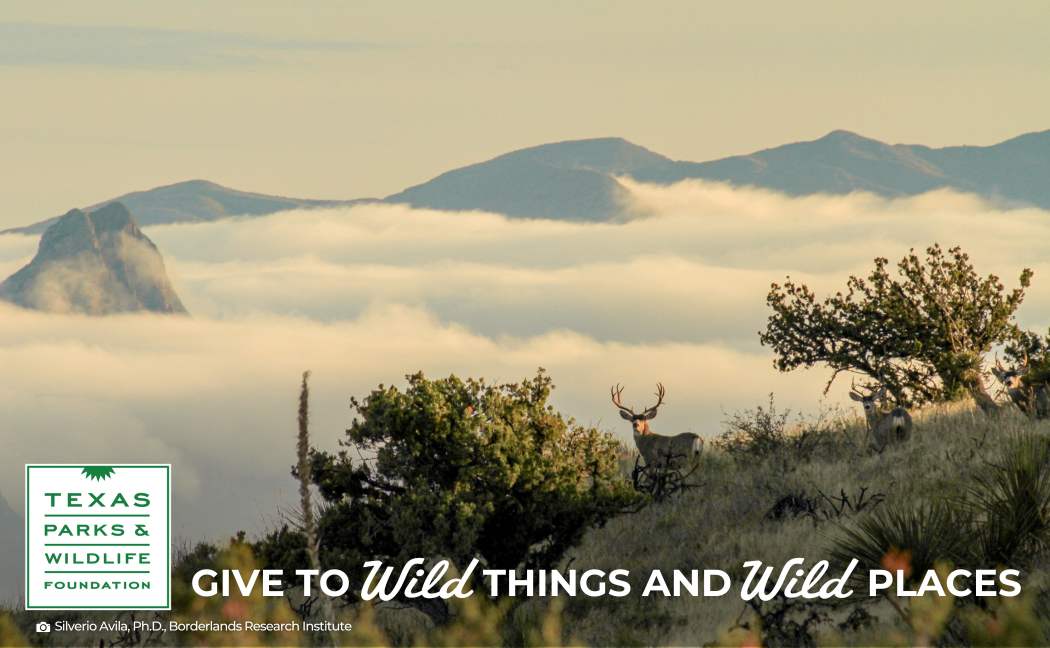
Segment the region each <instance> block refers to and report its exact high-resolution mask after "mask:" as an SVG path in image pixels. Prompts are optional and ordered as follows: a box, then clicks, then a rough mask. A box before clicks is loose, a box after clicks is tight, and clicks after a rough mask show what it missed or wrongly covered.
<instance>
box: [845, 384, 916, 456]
mask: <svg viewBox="0 0 1050 648" xmlns="http://www.w3.org/2000/svg"><path fill="white" fill-rule="evenodd" d="M885 396H886V388H885V387H882V388H880V389H879V390H878V391H876V390H873V389H871V390H868V393H867V394H864V393H861V391H860V390H858V389H857V387H856V385H854V386H853V387H852V389H850V392H849V397H850V398H852V399H853V400H855V401H857V402H859V403H860V404H861V405H863V406H864V418H865V419H866V420H867V422H868V429H869V430H871V435H872V436H873V437H874V438H875V446H876V447H877V448H878V450H879V452H882V450H883V448H885V447H886V446H887V445H889V444H891V443H896V442H901V441H907V440H908V439H910V438H911V414H908V410H906V409H904V408H903V407H896V408H894V409H892V410H890V411H889V412H886V411H884V410H882V409H880V408H879V405H878V402H879V401H880V400H882V399H883V398H884V397H885Z"/></svg>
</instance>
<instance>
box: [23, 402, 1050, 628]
mask: <svg viewBox="0 0 1050 648" xmlns="http://www.w3.org/2000/svg"><path fill="white" fill-rule="evenodd" d="M1026 439H1027V440H1029V441H1031V440H1033V439H1035V440H1037V441H1040V442H1043V441H1046V440H1050V422H1048V421H1033V420H1031V419H1029V418H1027V417H1025V416H1024V415H1022V414H1021V413H1020V412H1018V411H1017V410H1015V409H1014V408H1006V409H1004V410H1003V411H1002V412H1001V413H999V414H997V415H996V416H995V417H989V416H986V415H985V414H983V413H982V412H981V411H979V410H977V409H975V408H973V407H971V406H970V405H968V404H962V403H956V404H950V405H942V406H936V407H930V408H927V409H925V410H922V411H919V412H916V413H915V417H914V430H913V436H912V439H911V440H910V441H908V442H907V443H904V444H900V445H895V446H890V447H889V448H887V449H885V450H884V451H883V452H882V453H879V452H877V451H876V450H875V449H874V448H873V447H872V445H871V443H872V439H871V438H870V434H869V433H868V432H867V430H866V428H865V426H864V424H863V421H862V420H859V419H858V418H857V417H856V416H855V415H854V414H853V413H852V412H840V411H825V412H823V413H822V414H821V415H819V416H817V417H814V418H805V419H804V418H800V417H797V416H794V415H792V414H791V413H782V412H778V411H777V410H776V409H775V407H774V406H773V404H772V402H771V403H770V404H768V405H766V406H763V407H760V408H756V409H755V410H753V411H747V412H743V413H738V414H736V415H733V416H731V417H730V418H729V419H728V420H727V421H726V422H725V430H724V433H723V435H722V436H721V438H720V439H718V440H716V441H714V442H713V443H709V444H708V445H709V447H708V448H707V450H706V451H705V453H704V454H703V456H702V457H701V460H700V463H699V465H698V468H697V470H696V471H695V472H694V473H693V474H692V475H691V476H690V478H689V482H690V483H691V484H692V485H693V486H694V488H691V489H688V490H686V491H685V492H683V493H681V494H679V495H676V496H673V497H671V498H670V499H668V500H666V501H663V502H661V503H654V504H652V505H650V506H648V507H646V508H644V509H642V510H641V511H640V512H638V513H634V514H630V515H625V516H622V517H619V518H617V519H614V520H613V521H612V522H610V523H609V524H607V525H606V526H605V527H603V528H601V529H595V530H592V531H591V532H590V533H589V534H588V535H587V536H586V538H585V539H584V541H583V543H582V544H581V545H579V546H578V547H576V548H575V549H573V550H571V551H570V552H569V555H568V557H567V559H566V560H565V561H564V564H563V565H562V569H563V570H565V569H575V570H577V573H578V574H579V573H582V572H583V571H584V570H587V569H601V570H604V571H606V572H608V571H611V570H613V569H628V570H630V572H631V577H630V579H629V580H630V581H631V585H632V591H631V593H630V594H629V595H628V596H626V597H623V598H614V597H610V596H603V597H595V598H591V597H585V596H579V597H576V598H563V599H561V600H560V601H558V602H552V601H551V600H549V599H542V598H534V599H532V600H529V601H527V602H524V603H522V604H521V605H520V606H518V607H517V608H516V609H514V610H513V611H511V612H510V615H509V618H508V619H507V620H505V621H504V623H503V624H502V629H500V630H497V628H496V625H495V623H496V619H497V618H498V615H496V614H495V613H494V612H493V611H492V610H490V611H489V612H487V613H486V612H484V611H483V612H481V613H479V612H478V611H477V610H476V609H474V610H473V611H471V610H472V608H471V609H466V610H465V611H463V610H461V615H463V616H461V620H460V621H459V622H454V623H453V625H452V626H451V629H449V630H446V631H444V634H441V635H430V637H429V641H430V642H438V643H440V645H477V644H479V642H480V644H490V643H494V642H497V640H496V637H502V639H500V640H499V641H503V642H505V643H509V644H512V645H519V644H524V643H533V644H537V643H538V644H550V643H554V642H556V640H557V636H558V634H559V632H560V636H561V637H562V640H563V641H565V642H573V643H583V644H587V645H689V646H696V645H730V644H731V645H744V644H745V643H747V644H748V645H754V644H753V643H751V642H754V641H762V642H763V644H764V645H767V646H768V645H920V644H917V643H916V642H931V641H933V642H936V641H937V640H938V638H939V639H940V641H941V643H942V644H946V645H959V644H966V645H993V644H996V645H998V644H1010V645H1045V643H1046V640H1047V635H1046V634H1045V629H1046V627H1047V626H1046V619H1047V618H1048V616H1047V611H1048V607H1047V605H1046V598H1047V592H1048V591H1050V590H1048V589H1047V587H1046V583H1047V577H1048V576H1050V569H1048V568H1047V564H1046V560H1045V550H1044V549H1043V547H1042V546H1041V545H1038V546H1033V547H1031V549H1032V553H1031V560H1027V561H1026V562H1025V564H1024V566H1023V568H1022V573H1021V578H1020V580H1021V584H1022V588H1023V589H1022V596H1019V597H1017V598H1016V599H984V600H981V601H977V600H976V599H972V598H971V599H970V600H967V601H957V602H954V603H952V602H951V601H950V600H949V599H939V600H937V601H935V600H934V597H928V598H926V599H921V600H919V599H913V600H912V601H911V602H910V604H909V602H907V601H903V602H901V603H900V604H899V607H900V609H899V610H898V609H894V606H893V605H892V604H891V603H890V602H889V601H887V600H886V599H885V598H879V599H868V598H867V597H864V598H863V599H859V600H853V601H847V602H845V603H844V604H841V605H839V606H837V607H831V606H827V605H823V604H821V603H819V602H798V601H801V599H795V600H794V601H795V602H793V603H792V602H788V601H786V600H785V599H782V598H781V599H773V600H771V601H769V602H765V603H760V604H759V605H757V606H751V605H749V604H748V603H745V602H744V601H742V600H741V599H740V597H739V589H738V588H739V583H740V582H742V581H743V578H744V576H745V575H746V570H745V569H744V568H743V566H742V565H743V563H744V562H746V561H750V560H761V561H763V563H765V564H767V565H769V564H771V565H774V566H775V567H776V569H777V572H779V568H780V565H782V564H783V563H785V562H786V561H788V560H789V559H791V558H805V559H806V564H805V565H804V566H805V567H808V566H809V565H812V564H813V563H814V562H816V561H819V560H822V559H826V558H829V556H830V555H831V553H832V551H833V549H834V548H835V546H836V543H837V542H839V541H840V539H841V538H842V536H843V531H844V529H845V528H850V527H853V526H854V525H855V524H856V523H857V522H859V521H862V520H864V519H865V518H866V517H867V516H870V515H873V512H874V513H876V514H877V513H878V512H879V511H886V510H889V509H890V508H893V507H896V508H897V509H904V510H908V509H909V508H910V509H911V510H916V509H918V508H921V507H922V505H924V504H929V503H931V502H938V501H949V502H955V503H956V504H957V503H958V502H959V501H961V500H960V499H959V498H961V497H963V496H965V495H966V494H967V493H968V491H969V490H970V488H971V487H972V486H973V485H974V484H975V483H976V481H975V480H979V479H981V478H986V477H988V476H989V475H990V474H992V473H994V472H995V471H996V470H999V469H1001V468H1002V466H1003V465H1004V464H1006V463H1007V460H1006V457H1007V456H1008V455H1010V454H1011V453H1012V452H1014V451H1015V450H1016V448H1017V447H1018V444H1023V442H1024V440H1026ZM635 458H636V455H634V454H633V453H632V452H630V451H626V452H625V453H624V455H623V458H622V469H623V471H624V474H625V476H626V475H629V474H630V472H631V469H632V467H633V466H634V461H635ZM1040 470H1041V474H1043V475H1046V474H1047V471H1045V470H1042V469H1040ZM1047 507H1050V502H1042V507H1041V509H1040V510H1041V511H1043V512H1045V511H1046V510H1047ZM1045 521H1046V520H1044V522H1045ZM242 546H244V547H246V546H247V545H242ZM238 560H244V559H243V558H238ZM249 568H250V567H249ZM705 568H707V569H710V568H715V569H721V570H724V571H726V572H728V573H729V574H730V576H731V577H732V578H733V581H734V583H735V584H736V585H735V586H734V588H733V589H732V590H731V591H730V592H729V593H728V594H726V595H725V596H723V597H720V598H710V599H705V598H703V597H698V598H693V597H691V596H688V595H685V596H682V597H679V598H665V597H663V596H662V595H655V596H650V597H645V598H643V597H642V596H641V593H642V590H643V588H644V585H645V580H646V579H647V577H648V575H649V573H650V572H651V570H653V569H661V570H663V572H664V574H665V576H667V580H668V584H669V585H670V584H671V582H670V580H671V579H670V574H671V573H672V571H673V570H675V569H678V570H682V571H688V570H692V569H699V570H702V569H705ZM837 569H838V568H837V567H833V570H835V571H833V572H831V573H829V576H831V575H837V573H838V572H837ZM176 598H178V597H176ZM756 602H757V599H756ZM221 604H222V601H218V600H216V601H207V602H204V600H202V599H198V601H197V602H196V603H192V607H193V609H194V610H196V612H192V614H194V615H196V616H195V617H194V618H209V617H208V616H207V615H209V614H211V615H217V614H220V610H219V608H218V607H216V609H215V610H211V609H210V606H212V605H214V606H218V605H221ZM250 605H258V606H262V607H259V614H260V615H265V616H269V615H272V614H275V612H274V611H273V608H272V602H270V603H266V602H262V601H261V599H260V601H259V602H256V603H250ZM227 607H229V606H228V605H227V606H225V607H223V608H221V613H222V614H225V610H226V608H227ZM559 607H560V608H561V619H560V621H559V620H558V619H557V618H556V616H555V617H552V616H551V610H552V609H554V610H557V609H558V608H559ZM264 608H265V609H264ZM209 610H210V611H209ZM266 610H269V611H266ZM278 612H279V611H278ZM287 613H288V612H284V613H281V614H282V615H285V616H286V615H287ZM346 613H347V615H348V616H347V618H351V619H353V620H355V623H357V625H355V630H354V632H353V633H351V634H349V635H346V636H345V637H344V638H343V640H344V641H345V642H346V643H348V644H349V645H360V644H359V642H365V643H372V644H374V643H376V642H379V641H389V642H392V643H395V644H398V645H409V644H413V643H415V644H419V643H420V641H422V635H420V634H418V633H419V632H426V631H427V628H428V622H427V620H426V618H425V617H424V616H423V615H422V614H421V613H419V612H418V611H414V610H411V609H403V608H402V607H401V606H396V605H387V604H382V605H380V606H379V607H378V608H377V610H376V611H375V613H374V616H370V617H368V619H365V620H362V619H360V618H359V617H358V616H357V614H356V613H355V612H352V611H349V610H347V611H346ZM88 614H89V615H94V616H97V615H98V614H99V613H88ZM182 614H183V615H185V614H186V612H185V611H184V612H183V613H182ZM202 614H203V615H204V616H201V615H202ZM370 614H371V613H370ZM479 614H480V616H479ZM472 615H473V616H472ZM44 616H45V615H44V614H32V615H28V614H25V613H16V618H15V621H16V623H17V625H18V626H20V627H21V628H23V629H24V631H26V632H28V630H29V628H31V627H32V626H31V624H32V623H33V622H34V621H35V620H36V619H37V618H40V617H44ZM71 616H77V617H81V616H85V615H84V614H71V613H64V614H63V617H64V618H70V617H71ZM108 616H110V617H111V616H112V615H108ZM123 616H124V618H128V614H124V615H123ZM151 617H152V614H151ZM99 618H100V619H101V617H99ZM182 618H186V617H185V616H183V617H182ZM216 618H218V617H216ZM373 623H374V624H375V625H372V624H373ZM559 624H560V625H559ZM376 626H378V627H379V628H380V629H382V630H383V631H384V633H385V634H384V635H378V634H375V627H376ZM559 629H560V630H559ZM552 632H553V633H554V634H552ZM99 638H100V637H96V636H91V637H77V638H73V637H66V638H65V639H62V638H60V637H58V636H55V635H52V640H54V641H62V640H65V641H67V642H68V641H72V642H73V643H79V642H80V641H81V640H83V641H84V642H90V643H92V644H97V642H98V639H99ZM102 638H105V637H102ZM110 639H112V640H117V638H116V637H111V638H110ZM150 639H151V641H155V642H157V643H156V645H174V643H177V642H178V641H184V640H190V639H191V638H190V637H182V638H181V639H180V638H178V637H172V636H170V635H167V636H154V637H151V638H150ZM226 639H227V640H228V639H229V637H226ZM242 639H243V640H244V641H246V642H247V644H249V645H255V644H257V643H259V642H261V641H270V642H276V643H288V642H292V643H299V642H301V643H309V642H310V640H311V639H310V637H305V636H296V637H276V636H273V637H264V636H262V635H260V636H258V637H255V638H254V639H252V638H251V637H243V638H242ZM314 639H315V640H316V638H314ZM193 640H194V641H198V642H200V641H210V640H215V641H219V642H220V643H221V642H222V641H224V639H223V637H221V636H215V637H212V638H211V639H208V638H205V637H197V638H195V639H193ZM464 642H465V643H464ZM921 645H929V644H928V643H922V644H921Z"/></svg>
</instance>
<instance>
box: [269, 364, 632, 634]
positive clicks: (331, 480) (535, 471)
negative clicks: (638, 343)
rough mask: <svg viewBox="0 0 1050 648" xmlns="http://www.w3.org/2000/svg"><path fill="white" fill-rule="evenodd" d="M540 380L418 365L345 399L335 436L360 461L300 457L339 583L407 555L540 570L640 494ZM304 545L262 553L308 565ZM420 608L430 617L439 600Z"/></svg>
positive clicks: (611, 445)
mask: <svg viewBox="0 0 1050 648" xmlns="http://www.w3.org/2000/svg"><path fill="white" fill-rule="evenodd" d="M552 388H553V385H552V384H551V380H550V378H549V377H547V376H546V375H545V374H544V373H543V371H542V370H540V372H539V373H538V374H537V375H536V377H535V378H533V379H531V380H526V381H524V382H522V383H520V384H508V385H500V386H489V385H487V384H485V382H484V380H473V379H467V380H466V381H463V380H460V379H459V378H457V377H456V376H449V377H448V378H443V379H439V380H428V379H426V378H425V377H424V376H423V374H422V373H417V374H414V375H411V376H408V388H407V389H406V390H405V391H403V392H402V391H400V390H398V389H397V388H395V387H384V386H382V385H380V386H379V388H378V389H376V390H374V391H372V393H371V394H369V395H368V396H367V397H366V398H365V399H364V401H362V402H359V401H357V400H356V399H352V401H351V403H352V407H353V408H354V409H356V411H357V414H358V417H357V418H355V419H354V421H353V423H352V424H351V426H350V429H349V430H347V431H346V435H347V439H346V440H345V441H343V442H341V444H342V445H344V446H348V447H350V448H354V449H355V450H357V451H359V455H358V457H357V458H353V457H351V456H350V454H349V452H348V451H346V450H343V451H341V452H339V453H338V454H330V453H327V452H319V451H316V450H314V451H313V452H312V454H311V479H312V481H313V482H314V483H315V484H316V485H317V487H318V488H319V489H320V493H321V496H322V497H323V499H324V506H323V512H322V514H321V516H320V520H319V525H318V526H319V531H320V533H319V536H320V544H321V551H320V554H321V556H320V557H321V563H322V564H324V565H325V568H327V569H333V568H336V569H342V570H343V571H345V572H346V573H347V574H348V575H349V576H350V577H351V579H352V580H351V582H362V581H363V576H364V571H363V568H362V563H364V562H366V561H368V560H377V559H378V560H383V561H384V562H385V563H386V564H388V565H394V566H395V567H396V568H398V569H400V565H403V564H404V563H405V562H407V561H408V560H409V559H411V558H417V557H422V558H438V557H441V558H449V559H450V560H451V562H452V563H453V564H454V565H455V566H457V567H458V568H459V569H460V570H462V569H464V568H465V566H466V565H467V564H468V563H469V562H470V560H471V559H473V558H479V559H480V560H482V562H483V563H484V564H485V565H486V568H488V569H516V568H519V567H525V568H533V569H536V568H538V569H549V568H552V567H553V566H554V565H555V564H556V563H557V561H558V560H559V559H560V558H561V557H562V556H563V555H564V553H565V551H566V550H567V549H569V548H570V547H572V546H573V545H575V544H576V543H578V542H579V541H580V540H581V539H582V537H583V535H584V534H585V533H586V531H587V530H588V529H590V528H591V527H593V526H595V525H601V524H604V523H605V522H606V521H607V520H609V519H610V518H612V517H614V516H616V515H619V514H621V513H623V512H624V511H625V510H626V509H629V508H631V507H633V506H635V505H637V504H639V503H640V497H641V496H640V495H638V494H637V493H636V492H635V491H634V489H633V488H632V487H631V485H630V484H629V483H627V482H626V481H625V480H623V479H621V478H620V477H619V473H618V458H617V452H616V449H617V446H618V445H619V442H618V441H616V440H615V439H613V438H612V437H611V435H610V434H609V433H601V432H599V431H598V430H597V429H595V428H591V427H583V426H580V425H577V424H576V423H575V422H574V421H573V420H572V419H568V420H567V419H566V418H565V417H564V416H563V415H562V414H560V413H558V412H556V411H554V409H553V408H552V407H551V406H550V405H548V404H547V398H548V396H549V395H550V391H551V389H552ZM360 453H364V454H374V457H373V458H370V459H364V458H362V457H363V456H364V455H363V454H360ZM305 544H306V543H305V540H304V539H303V538H302V536H301V534H300V533H298V532H294V531H290V530H289V529H287V528H285V529H283V530H281V531H279V532H277V533H274V534H271V536H270V537H269V538H268V539H267V540H266V541H265V542H263V543H261V545H262V546H261V550H262V553H263V555H264V556H265V557H266V559H267V561H268V562H269V563H271V564H276V565H281V566H284V565H285V563H286V564H287V566H286V569H291V568H292V565H293V564H295V563H299V565H300V566H301V565H302V564H306V557H305ZM288 573H294V572H293V571H289V572H288ZM355 579H356V580H355ZM406 602H407V603H410V604H412V605H419V604H424V603H425V604H428V605H429V603H427V602H426V601H422V600H420V599H413V600H411V601H406ZM438 603H439V602H438ZM423 611H424V612H427V613H428V614H431V616H432V617H434V618H435V620H437V621H439V622H440V621H441V618H440V617H441V611H440V610H438V611H435V610H431V609H424V610H423Z"/></svg>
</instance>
